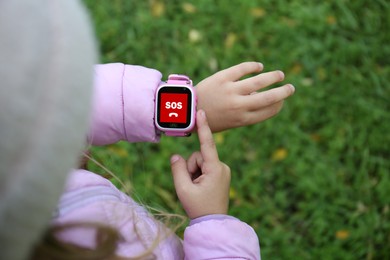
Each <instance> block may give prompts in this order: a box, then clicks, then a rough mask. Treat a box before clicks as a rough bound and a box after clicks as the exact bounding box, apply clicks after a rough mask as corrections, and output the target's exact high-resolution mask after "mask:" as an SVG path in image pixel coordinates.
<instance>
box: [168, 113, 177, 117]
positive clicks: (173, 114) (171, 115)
mask: <svg viewBox="0 0 390 260" xmlns="http://www.w3.org/2000/svg"><path fill="white" fill-rule="evenodd" d="M168 116H169V117H173V116H174V117H178V116H179V115H178V114H177V113H169V115H168Z"/></svg>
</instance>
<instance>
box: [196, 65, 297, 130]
mask: <svg viewBox="0 0 390 260" xmlns="http://www.w3.org/2000/svg"><path fill="white" fill-rule="evenodd" d="M262 70H263V65H262V64H261V63H257V62H244V63H241V64H238V65H236V66H233V67H230V68H228V69H225V70H222V71H219V72H217V73H215V74H214V75H212V76H210V77H208V78H206V79H204V80H203V81H201V82H200V83H199V84H198V85H197V86H196V89H197V95H198V109H203V110H204V111H205V112H206V114H207V118H208V121H209V125H210V128H211V130H212V131H213V132H219V131H223V130H226V129H230V128H235V127H240V126H246V125H252V124H256V123H258V122H261V121H264V120H266V119H268V118H270V117H272V116H274V115H276V114H277V113H279V111H280V109H281V108H282V105H283V100H284V99H286V98H287V97H289V96H291V95H292V94H293V93H294V87H293V86H292V85H291V84H286V85H284V86H281V87H278V88H273V89H270V90H267V91H262V92H257V91H259V90H260V89H263V88H266V87H268V86H270V85H272V84H275V83H277V82H280V81H283V80H284V74H283V72H281V71H271V72H266V73H260V74H258V75H256V76H253V77H250V78H246V79H243V80H240V78H242V77H244V76H247V75H249V74H251V73H259V72H261V71H262Z"/></svg>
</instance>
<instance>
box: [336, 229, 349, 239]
mask: <svg viewBox="0 0 390 260" xmlns="http://www.w3.org/2000/svg"><path fill="white" fill-rule="evenodd" d="M348 237H349V231H348V230H344V229H342V230H338V231H337V232H336V238H337V239H340V240H344V239H347V238H348Z"/></svg>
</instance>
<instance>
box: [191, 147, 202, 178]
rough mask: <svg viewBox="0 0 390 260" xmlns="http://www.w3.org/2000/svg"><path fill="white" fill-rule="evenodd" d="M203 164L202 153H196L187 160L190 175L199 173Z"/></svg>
mask: <svg viewBox="0 0 390 260" xmlns="http://www.w3.org/2000/svg"><path fill="white" fill-rule="evenodd" d="M202 164H203V157H202V154H201V153H200V152H194V153H193V154H192V155H191V156H190V158H188V160H187V170H188V172H189V173H190V174H194V173H196V172H198V171H199V170H200V168H201V166H202Z"/></svg>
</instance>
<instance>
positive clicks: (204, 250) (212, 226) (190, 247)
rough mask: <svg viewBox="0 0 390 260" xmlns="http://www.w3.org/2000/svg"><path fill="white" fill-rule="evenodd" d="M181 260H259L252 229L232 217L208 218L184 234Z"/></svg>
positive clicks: (258, 250)
mask: <svg viewBox="0 0 390 260" xmlns="http://www.w3.org/2000/svg"><path fill="white" fill-rule="evenodd" d="M183 245H184V254H185V259H187V260H190V259H260V244H259V240H258V238H257V235H256V233H255V231H254V230H253V228H251V227H250V226H249V225H247V224H246V223H244V222H242V221H240V220H238V219H233V218H226V219H210V220H207V221H202V222H199V223H196V224H193V225H191V226H189V227H187V229H186V230H185V232H184V242H183Z"/></svg>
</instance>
